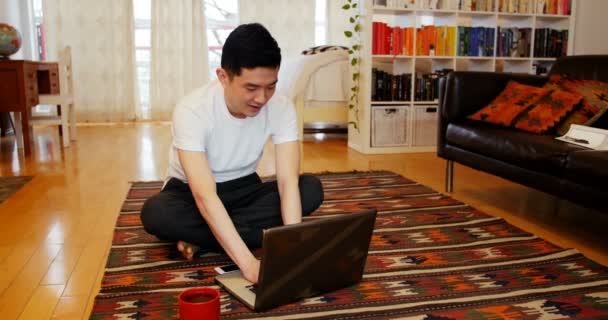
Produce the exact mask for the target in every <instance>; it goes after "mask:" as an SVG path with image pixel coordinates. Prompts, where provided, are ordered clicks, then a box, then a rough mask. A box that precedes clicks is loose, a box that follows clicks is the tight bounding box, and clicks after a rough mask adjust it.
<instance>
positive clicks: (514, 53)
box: [496, 27, 532, 58]
mask: <svg viewBox="0 0 608 320" xmlns="http://www.w3.org/2000/svg"><path fill="white" fill-rule="evenodd" d="M531 42H532V28H500V27H499V28H498V42H497V43H496V47H497V52H496V56H497V57H513V58H524V57H526V58H527V57H530V43H531Z"/></svg>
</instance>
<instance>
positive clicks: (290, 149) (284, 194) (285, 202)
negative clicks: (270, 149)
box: [275, 141, 302, 225]
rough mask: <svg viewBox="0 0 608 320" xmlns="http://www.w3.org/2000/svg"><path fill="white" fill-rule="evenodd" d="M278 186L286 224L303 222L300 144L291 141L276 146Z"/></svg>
mask: <svg viewBox="0 0 608 320" xmlns="http://www.w3.org/2000/svg"><path fill="white" fill-rule="evenodd" d="M275 161H276V167H277V184H278V187H279V195H280V196H281V214H282V216H283V223H284V224H286V225H287V224H294V223H300V222H301V221H302V202H301V201H300V187H299V184H298V183H299V180H300V144H299V142H298V141H291V142H286V143H280V144H277V145H275Z"/></svg>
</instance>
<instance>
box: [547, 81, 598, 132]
mask: <svg viewBox="0 0 608 320" xmlns="http://www.w3.org/2000/svg"><path fill="white" fill-rule="evenodd" d="M544 88H546V89H549V90H566V91H569V92H572V93H576V94H580V95H582V96H583V99H584V100H583V103H581V104H580V105H577V106H575V107H574V111H573V112H572V113H570V114H569V115H568V116H567V117H566V118H565V119H564V120H563V121H562V122H560V123H559V124H558V125H557V126H556V129H555V133H556V134H557V135H560V136H561V135H564V134H566V132H568V129H570V125H571V124H582V125H587V126H590V125H592V124H593V123H594V122H595V121H596V120H597V119H599V118H600V117H601V116H602V114H604V112H606V110H608V99H607V98H606V97H607V96H608V83H606V82H601V81H596V80H569V79H568V78H567V77H566V76H560V75H553V76H551V78H550V79H549V82H547V84H545V86H544Z"/></svg>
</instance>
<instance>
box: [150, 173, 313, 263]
mask: <svg viewBox="0 0 608 320" xmlns="http://www.w3.org/2000/svg"><path fill="white" fill-rule="evenodd" d="M216 187H217V194H218V196H219V198H220V200H221V201H222V203H223V204H224V207H225V208H226V210H227V211H228V215H229V216H230V218H231V219H232V221H233V223H234V225H235V227H236V230H237V232H238V233H239V235H240V236H241V238H242V239H243V241H245V244H246V245H247V246H248V247H250V248H259V247H261V246H262V231H263V230H264V229H267V228H272V227H276V226H279V225H282V224H283V220H282V217H281V201H280V198H279V191H278V187H277V182H276V181H269V182H262V180H261V179H260V177H259V176H258V175H257V173H253V174H251V175H248V176H245V177H242V178H238V179H235V180H231V181H226V182H222V183H217V184H216ZM299 187H300V199H301V202H302V215H304V216H306V215H309V214H310V213H312V212H313V211H315V210H316V209H317V208H318V207H319V206H320V205H321V203H322V202H323V187H322V185H321V181H320V180H319V179H318V178H317V177H315V176H311V175H302V176H300V179H299ZM141 221H142V223H143V225H144V228H145V230H146V231H147V232H148V233H150V234H153V235H155V236H156V237H158V238H159V239H162V240H167V241H179V240H182V241H186V242H188V243H191V244H195V245H197V246H199V247H200V248H201V250H204V251H221V250H222V248H221V246H220V244H219V243H218V241H217V240H216V239H215V237H214V236H213V234H212V233H211V230H210V229H209V226H208V225H207V223H206V221H205V219H203V216H202V215H201V213H200V211H199V210H198V207H197V206H196V202H195V201H194V196H193V195H192V191H191V190H190V187H189V186H188V184H186V183H184V182H182V181H181V180H179V179H175V178H172V179H170V180H169V181H168V182H167V184H166V185H165V187H164V188H163V189H162V191H161V192H159V193H158V194H156V195H154V196H152V197H151V198H149V199H148V200H146V202H145V203H144V206H143V208H142V210H141Z"/></svg>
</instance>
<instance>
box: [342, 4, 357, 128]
mask: <svg viewBox="0 0 608 320" xmlns="http://www.w3.org/2000/svg"><path fill="white" fill-rule="evenodd" d="M357 6H358V4H357V3H356V2H353V0H347V2H346V3H345V4H344V5H343V6H342V9H344V10H346V11H347V12H348V13H349V16H350V17H349V22H350V26H351V27H350V28H349V30H345V31H344V35H345V36H346V38H348V39H349V40H350V43H351V46H350V48H349V49H348V54H349V57H350V64H351V66H352V78H353V85H352V87H351V88H350V91H351V93H350V94H351V96H350V99H349V100H350V101H349V104H348V108H349V109H350V110H351V111H352V112H353V113H354V117H353V119H352V120H351V121H349V122H348V124H349V125H352V126H353V127H354V128H355V129H356V130H357V132H359V89H360V86H359V84H360V79H361V73H360V72H361V22H360V17H361V16H360V15H359V10H358V9H357Z"/></svg>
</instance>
